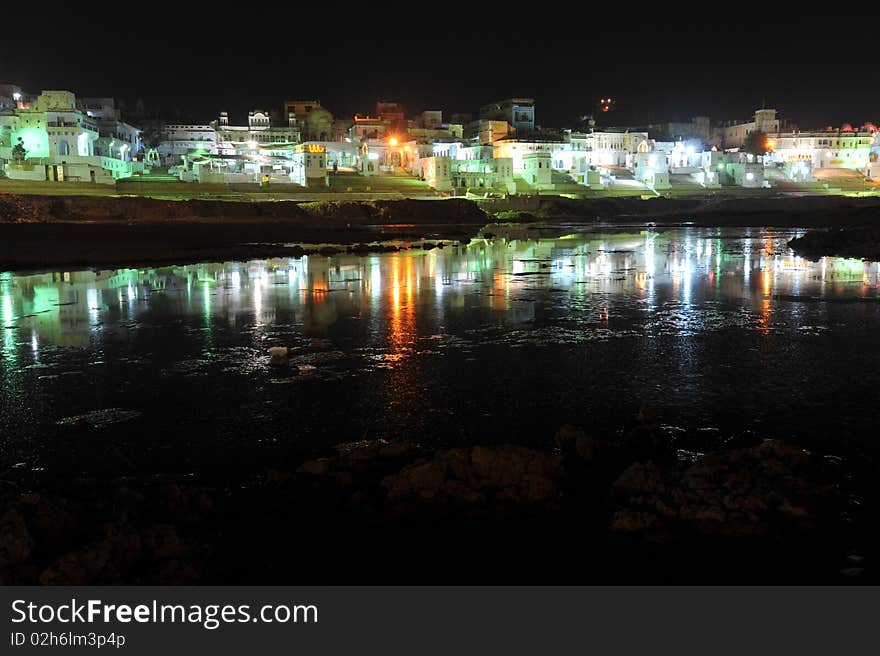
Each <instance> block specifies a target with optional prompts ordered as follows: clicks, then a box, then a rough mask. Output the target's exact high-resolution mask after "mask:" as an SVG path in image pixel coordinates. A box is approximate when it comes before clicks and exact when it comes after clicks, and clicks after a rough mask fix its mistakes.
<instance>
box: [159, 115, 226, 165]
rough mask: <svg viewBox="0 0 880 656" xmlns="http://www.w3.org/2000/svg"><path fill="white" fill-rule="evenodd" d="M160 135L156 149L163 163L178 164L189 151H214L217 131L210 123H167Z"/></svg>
mask: <svg viewBox="0 0 880 656" xmlns="http://www.w3.org/2000/svg"><path fill="white" fill-rule="evenodd" d="M162 135H163V138H162V142H161V143H160V144H159V146H158V147H157V149H156V150H157V151H158V152H159V157H160V159H161V161H162V163H163V164H165V165H171V164H179V163H180V162H181V161H182V158H183V156H184V155H187V154H189V153H194V152H199V151H201V152H205V153H216V148H215V146H216V142H217V132H216V131H215V130H214V126H212V125H198V124H180V123H169V124H166V125H165V126H164V127H163V129H162Z"/></svg>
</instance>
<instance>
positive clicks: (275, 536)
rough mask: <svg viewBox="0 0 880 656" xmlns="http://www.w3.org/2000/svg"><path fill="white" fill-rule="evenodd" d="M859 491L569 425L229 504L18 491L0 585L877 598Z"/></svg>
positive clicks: (4, 513)
mask: <svg viewBox="0 0 880 656" xmlns="http://www.w3.org/2000/svg"><path fill="white" fill-rule="evenodd" d="M71 430H90V429H89V427H88V426H87V425H83V426H79V425H77V426H73V427H71ZM848 476H849V474H848V473H847V471H846V467H845V466H843V465H842V464H841V462H840V461H839V460H837V459H834V458H829V457H821V456H819V455H815V454H811V453H808V452H806V451H804V450H802V449H799V448H797V447H795V446H793V445H789V444H785V443H780V442H763V443H757V444H754V445H752V446H746V447H743V448H736V449H730V450H726V451H721V452H718V453H713V454H708V455H705V456H702V457H699V458H696V459H690V460H683V459H681V458H678V457H677V456H676V454H675V453H674V452H672V451H671V450H669V449H668V448H667V447H666V446H665V445H664V442H663V439H662V437H661V434H660V433H659V432H658V427H657V426H656V425H654V424H653V423H652V421H651V420H650V419H647V420H645V421H643V422H642V423H641V425H639V426H638V427H637V428H635V429H633V430H631V431H630V432H628V433H627V434H626V436H625V437H624V438H622V439H615V440H602V439H597V438H595V437H593V436H590V435H588V434H587V433H585V432H583V431H581V430H578V429H575V428H573V427H570V426H566V427H563V428H562V429H561V430H560V431H559V432H558V433H557V435H556V448H555V449H552V450H546V451H545V450H536V449H531V448H526V447H522V446H474V447H469V448H440V449H428V448H424V447H422V446H420V445H419V444H418V443H415V442H401V443H390V442H385V441H383V440H375V441H362V442H356V443H348V444H341V445H339V446H337V447H335V448H334V449H333V450H332V451H331V452H328V453H327V454H325V455H322V456H321V457H317V458H315V459H312V460H307V461H305V462H301V463H299V464H298V465H292V466H290V467H286V466H283V465H278V466H276V468H273V469H271V470H269V471H267V472H265V474H264V475H263V476H261V477H259V479H258V480H253V481H250V482H246V483H243V484H237V485H234V486H230V487H228V488H218V487H216V486H207V485H202V484H199V483H198V482H197V481H194V480H178V481H174V482H169V481H133V480H117V481H111V482H107V483H97V482H95V481H87V480H79V481H71V483H70V485H69V487H68V488H67V490H66V491H65V492H64V493H63V494H62V493H59V492H55V493H51V494H40V493H36V492H21V493H16V492H8V493H6V494H4V495H3V497H2V499H0V581H2V582H3V583H6V584H28V585H29V584H47V585H53V584H75V585H83V584H116V583H126V584H134V583H137V584H195V583H235V582H246V583H257V582H264V583H265V582H268V583H293V582H296V583H299V584H303V583H327V582H328V581H329V582H332V583H340V582H343V581H344V582H346V583H383V584H386V583H404V582H407V581H409V582H412V581H413V580H414V579H415V580H419V581H422V582H427V583H438V582H447V583H449V582H451V583H455V582H470V583H486V582H503V581H504V580H506V581H507V582H508V583H509V582H510V581H511V580H513V579H515V580H517V581H518V582H523V581H540V582H543V583H547V582H554V583H586V582H606V583H622V582H649V581H658V580H662V581H671V582H696V583H710V582H712V583H715V582H730V583H743V582H750V583H772V582H778V581H780V580H782V581H789V582H791V580H793V581H794V582H799V583H810V582H813V583H815V582H828V581H836V580H842V581H845V580H847V579H848V577H850V579H849V580H852V578H851V577H857V580H860V581H862V580H868V579H870V578H871V577H872V574H871V572H872V571H873V570H871V569H870V567H868V566H867V565H866V561H865V554H866V553H871V551H872V549H873V547H872V546H871V545H873V544H874V543H875V541H876V540H875V537H874V536H875V531H874V529H873V528H869V529H868V530H867V531H865V530H864V529H863V528H860V529H859V530H857V531H854V529H853V527H854V525H855V524H856V523H857V522H856V520H854V515H853V512H854V511H853V508H855V507H859V505H860V504H861V503H863V502H864V501H865V500H864V499H862V500H861V501H860V502H858V503H855V502H854V500H853V499H852V494H851V492H850V491H848V488H847V484H846V481H847V478H848ZM7 483H9V482H8V481H7ZM854 503H855V505H853V504H854ZM868 512H869V513H870V511H868ZM779 554H783V555H782V556H780V555H779ZM774 558H777V559H778V558H781V560H778V561H776V562H774ZM868 563H870V559H869V560H868ZM743 572H745V574H743ZM743 576H745V579H746V580H743V578H742V577H743Z"/></svg>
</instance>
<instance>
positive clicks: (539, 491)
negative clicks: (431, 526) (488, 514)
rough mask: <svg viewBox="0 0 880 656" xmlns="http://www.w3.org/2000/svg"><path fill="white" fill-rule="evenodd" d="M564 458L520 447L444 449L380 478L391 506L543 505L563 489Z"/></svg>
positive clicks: (490, 506)
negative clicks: (561, 487) (561, 481)
mask: <svg viewBox="0 0 880 656" xmlns="http://www.w3.org/2000/svg"><path fill="white" fill-rule="evenodd" d="M560 478H561V458H560V457H559V456H558V455H556V454H551V453H546V452H542V451H536V450H534V449H529V448H526V447H520V446H505V447H479V446H478V447H473V448H459V449H443V450H440V451H438V452H437V453H436V454H435V455H434V456H433V457H432V458H430V459H425V460H422V461H419V462H416V463H413V464H412V465H410V466H408V467H405V468H404V469H402V470H401V471H399V472H397V473H395V474H392V475H390V476H387V477H386V478H385V480H383V481H382V487H383V488H384V489H385V491H386V498H387V502H388V503H390V504H392V505H403V506H406V505H412V504H415V505H423V504H426V503H427V504H431V505H434V506H441V507H446V508H448V509H450V510H454V509H457V508H461V507H467V506H471V507H473V506H479V507H480V509H482V510H486V509H491V508H493V507H497V506H499V505H507V504H523V505H530V504H543V503H546V502H549V501H551V500H553V499H555V498H556V497H557V495H558V493H559V482H560Z"/></svg>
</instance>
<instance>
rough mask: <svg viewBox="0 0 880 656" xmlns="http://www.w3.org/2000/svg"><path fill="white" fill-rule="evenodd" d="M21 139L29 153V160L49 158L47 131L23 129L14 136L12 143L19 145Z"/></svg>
mask: <svg viewBox="0 0 880 656" xmlns="http://www.w3.org/2000/svg"><path fill="white" fill-rule="evenodd" d="M19 139H21V142H22V144H23V145H24V148H25V150H26V151H27V158H28V159H33V158H36V157H48V156H49V136H48V135H47V134H46V131H45V130H40V129H38V128H22V129H21V130H19V131H18V132H16V133H15V134H14V135H13V137H12V142H13V143H14V144H15V143H18V140H19Z"/></svg>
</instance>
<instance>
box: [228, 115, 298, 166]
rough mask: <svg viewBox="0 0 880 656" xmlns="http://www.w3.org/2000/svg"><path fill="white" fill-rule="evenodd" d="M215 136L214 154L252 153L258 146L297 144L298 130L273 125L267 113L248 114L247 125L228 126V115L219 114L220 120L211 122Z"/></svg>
mask: <svg viewBox="0 0 880 656" xmlns="http://www.w3.org/2000/svg"><path fill="white" fill-rule="evenodd" d="M211 127H212V128H214V132H215V134H216V145H215V150H214V152H216V153H219V154H224V155H232V154H241V153H246V152H254V151H255V150H256V148H257V147H258V146H262V145H268V144H283V143H298V142H299V141H300V129H299V127H298V126H297V125H293V126H291V125H290V124H289V122H288V124H287V125H273V123H272V120H271V116H270V114H269V112H267V111H263V110H256V109H255V110H253V111H251V112H248V123H247V125H246V126H245V125H230V123H229V115H228V114H227V113H226V112H220V118H219V119H218V120H217V121H212V123H211Z"/></svg>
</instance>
